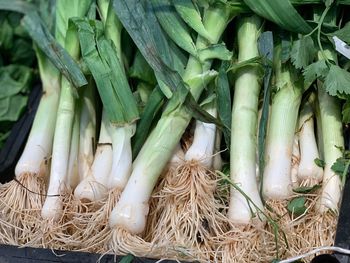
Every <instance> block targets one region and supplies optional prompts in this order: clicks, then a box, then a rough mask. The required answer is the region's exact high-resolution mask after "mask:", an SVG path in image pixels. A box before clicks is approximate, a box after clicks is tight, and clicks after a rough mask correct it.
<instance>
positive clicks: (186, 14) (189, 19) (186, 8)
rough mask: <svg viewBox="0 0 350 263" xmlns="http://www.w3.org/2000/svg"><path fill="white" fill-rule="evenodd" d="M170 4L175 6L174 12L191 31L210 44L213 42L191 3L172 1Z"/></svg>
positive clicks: (183, 0) (185, 0) (180, 0)
mask: <svg viewBox="0 0 350 263" xmlns="http://www.w3.org/2000/svg"><path fill="white" fill-rule="evenodd" d="M172 2H173V5H174V6H175V9H176V11H177V12H178V13H179V15H180V16H181V17H182V19H183V20H184V21H185V22H186V23H187V24H188V25H189V26H190V27H191V28H192V29H194V30H195V31H196V32H197V33H198V34H199V35H201V36H202V37H204V38H206V39H207V40H209V42H210V43H214V42H215V41H214V40H213V39H212V37H211V36H210V34H209V33H208V31H207V30H206V29H205V27H204V25H203V21H202V17H201V15H200V13H199V11H198V9H197V8H196V6H195V5H194V4H193V2H192V1H188V0H172Z"/></svg>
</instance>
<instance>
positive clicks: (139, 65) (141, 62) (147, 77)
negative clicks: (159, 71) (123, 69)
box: [128, 50, 157, 86]
mask: <svg viewBox="0 0 350 263" xmlns="http://www.w3.org/2000/svg"><path fill="white" fill-rule="evenodd" d="M128 75H129V77H131V78H135V79H138V80H141V81H143V82H146V83H148V84H150V85H154V86H155V85H156V83H157V80H156V78H155V75H154V72H153V69H152V68H151V67H150V66H149V65H148V63H147V61H146V60H145V58H144V57H143V56H142V54H141V52H140V51H139V50H137V51H136V54H135V57H134V61H133V64H132V65H131V67H130V69H129V72H128Z"/></svg>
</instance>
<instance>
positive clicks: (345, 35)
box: [330, 22, 350, 44]
mask: <svg viewBox="0 0 350 263" xmlns="http://www.w3.org/2000/svg"><path fill="white" fill-rule="evenodd" d="M330 35H331V36H337V37H338V38H340V39H341V40H343V41H344V42H347V43H348V44H350V22H348V23H346V24H345V25H344V26H343V27H342V28H341V29H339V30H337V31H335V32H333V33H332V34H330Z"/></svg>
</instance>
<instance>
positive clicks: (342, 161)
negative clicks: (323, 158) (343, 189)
mask: <svg viewBox="0 0 350 263" xmlns="http://www.w3.org/2000/svg"><path fill="white" fill-rule="evenodd" d="M349 161H350V160H349V159H347V158H344V157H340V158H338V159H337V161H336V162H335V163H334V164H333V165H332V167H331V169H332V171H333V172H335V173H336V174H337V175H339V176H340V178H342V179H343V175H344V174H347V173H348V172H349V171H345V170H346V169H347V168H349V167H348V163H349Z"/></svg>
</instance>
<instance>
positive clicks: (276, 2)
mask: <svg viewBox="0 0 350 263" xmlns="http://www.w3.org/2000/svg"><path fill="white" fill-rule="evenodd" d="M244 2H245V3H246V4H247V5H248V6H249V7H250V8H251V9H252V10H253V11H254V12H255V13H257V14H258V15H260V16H262V17H264V18H266V19H268V20H270V21H272V22H274V23H276V24H277V25H279V26H280V27H282V28H284V29H286V30H288V31H292V32H296V33H302V34H307V33H310V32H311V30H312V28H311V27H310V26H309V25H308V23H307V22H306V21H305V20H304V19H303V18H302V17H301V16H300V14H299V13H298V12H297V10H296V9H295V8H294V7H293V5H292V4H291V3H290V2H289V0H244Z"/></svg>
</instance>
